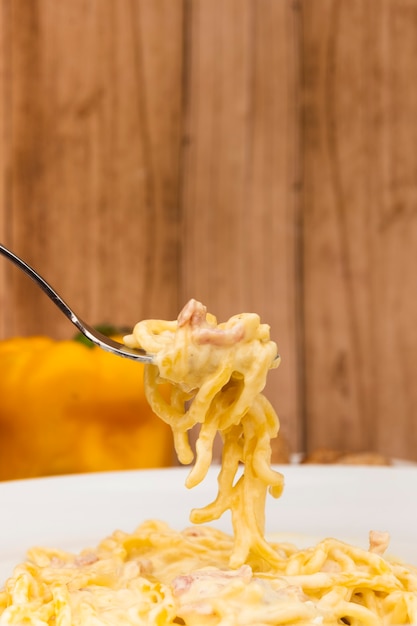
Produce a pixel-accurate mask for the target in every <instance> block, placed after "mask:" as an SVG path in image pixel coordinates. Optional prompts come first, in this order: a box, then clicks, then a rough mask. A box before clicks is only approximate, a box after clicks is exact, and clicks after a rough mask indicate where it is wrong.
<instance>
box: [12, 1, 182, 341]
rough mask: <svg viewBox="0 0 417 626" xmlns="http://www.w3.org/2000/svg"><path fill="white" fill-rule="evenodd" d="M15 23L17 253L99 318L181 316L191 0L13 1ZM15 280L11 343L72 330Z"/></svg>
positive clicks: (14, 229)
mask: <svg viewBox="0 0 417 626" xmlns="http://www.w3.org/2000/svg"><path fill="white" fill-rule="evenodd" d="M9 19H10V28H11V32H12V36H11V41H12V51H11V68H10V73H11V74H12V76H13V81H12V83H11V86H10V89H11V95H10V102H11V104H10V106H11V110H10V111H9V115H10V119H9V120H8V122H9V124H10V125H11V131H10V132H11V146H10V162H11V174H12V179H11V180H12V184H11V206H10V207H8V217H7V219H8V221H9V222H10V238H9V245H11V246H13V248H14V249H15V250H16V252H17V253H19V254H21V255H22V256H24V257H25V258H26V259H27V260H28V261H29V262H31V263H33V264H34V265H35V266H36V267H37V268H38V270H39V271H40V272H41V273H43V274H44V276H45V277H46V278H47V279H48V280H49V281H50V282H51V283H52V284H53V285H54V286H55V287H56V288H57V289H58V290H59V291H61V292H62V295H63V296H64V298H65V299H67V300H68V302H69V303H71V304H72V306H73V307H74V308H75V309H76V311H77V312H78V313H79V314H80V315H82V316H83V317H85V318H86V319H89V321H90V322H91V323H101V322H104V321H111V322H113V323H115V324H127V325H132V324H133V323H135V322H136V321H137V320H138V319H140V318H142V317H149V316H150V315H152V316H156V317H158V316H161V317H167V316H172V315H174V314H175V313H176V311H177V308H178V306H179V303H178V298H177V287H176V285H177V283H178V271H179V267H178V246H179V242H178V210H179V207H178V158H179V150H180V131H181V124H180V122H181V102H182V94H181V77H182V69H183V68H182V63H183V58H182V28H183V2H182V0H156V1H155V2H147V1H146V0H140V1H134V2H131V1H129V0H121V1H117V2H116V1H114V0H93V1H92V2H85V0H71V1H70V2H55V0H37V1H34V2H29V3H25V2H13V3H10V18H9ZM11 271H12V272H13V283H12V293H11V297H10V306H11V307H13V310H14V311H15V315H14V318H13V320H12V321H11V323H10V325H9V327H8V328H7V334H8V335H13V334H15V333H19V334H35V333H48V334H53V335H54V336H68V335H71V334H72V327H71V328H70V327H69V325H68V322H67V321H66V320H65V319H64V318H63V317H61V316H60V314H59V313H58V312H56V311H55V310H54V309H53V305H52V304H51V303H49V302H48V301H47V300H46V298H45V296H44V295H43V294H41V293H40V292H38V291H36V288H35V287H34V286H32V284H29V283H28V281H27V280H26V279H25V278H24V277H21V276H20V275H18V273H17V271H16V270H11ZM28 311H31V312H32V313H31V314H30V315H29V314H28Z"/></svg>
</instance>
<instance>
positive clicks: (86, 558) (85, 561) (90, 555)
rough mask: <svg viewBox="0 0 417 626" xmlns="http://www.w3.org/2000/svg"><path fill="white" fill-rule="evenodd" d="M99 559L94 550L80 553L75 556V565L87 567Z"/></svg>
mask: <svg viewBox="0 0 417 626" xmlns="http://www.w3.org/2000/svg"><path fill="white" fill-rule="evenodd" d="M97 561H98V556H97V555H96V554H94V552H87V553H86V554H80V555H79V556H77V557H75V559H74V565H76V566H77V567H85V566H86V565H92V564H93V563H96V562H97Z"/></svg>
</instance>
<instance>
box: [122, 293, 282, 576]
mask: <svg viewBox="0 0 417 626" xmlns="http://www.w3.org/2000/svg"><path fill="white" fill-rule="evenodd" d="M125 342H126V343H127V345H129V346H131V347H142V348H144V349H145V350H146V351H147V352H149V353H150V354H153V355H155V364H154V365H148V366H147V367H146V370H145V390H146V393H147V399H148V401H149V403H150V405H151V407H152V409H153V410H154V412H155V413H156V414H157V415H158V416H159V417H160V418H161V419H162V420H164V421H165V422H167V423H168V424H169V425H170V426H171V428H172V431H173V434H174V443H175V448H176V451H177V455H178V458H179V460H180V461H181V463H190V462H191V461H192V460H193V457H194V454H193V451H192V449H191V446H190V443H189V440H188V434H189V431H190V430H191V429H192V428H193V427H194V426H196V425H197V424H200V425H201V428H200V432H199V436H198V440H197V444H196V460H195V464H194V466H193V468H192V470H191V472H190V474H189V476H188V478H187V481H186V485H187V487H193V486H195V485H197V484H198V483H200V482H201V481H202V480H203V479H204V477H205V475H206V473H207V470H208V468H209V467H210V464H211V460H212V449H213V443H214V438H215V436H216V434H217V433H220V436H221V438H222V440H223V452H222V464H221V471H220V474H219V491H218V496H217V498H216V500H215V501H214V502H213V503H212V504H209V505H208V506H206V507H205V508H203V509H201V510H193V511H192V513H191V521H192V522H195V523H202V522H209V521H211V520H214V519H217V518H218V517H220V516H221V515H222V514H223V513H224V511H225V510H226V509H230V510H231V513H232V523H233V529H234V536H235V546H234V551H233V554H232V555H231V562H230V564H231V566H238V565H242V564H243V563H244V562H245V560H246V559H247V557H248V554H249V551H250V550H252V551H254V552H255V553H257V554H259V555H261V556H262V557H264V558H265V559H267V560H272V561H273V560H274V559H275V558H276V555H275V552H274V551H273V550H271V547H270V545H269V544H268V543H267V542H266V541H265V539H264V522H265V520H264V510H265V497H266V494H267V490H268V489H270V491H271V493H272V495H273V496H275V497H278V496H279V495H280V494H281V491H282V488H283V476H282V475H281V474H280V473H278V472H276V471H274V470H272V469H271V466H270V459H271V445H270V442H271V438H273V437H275V436H276V435H277V433H278V430H279V422H278V418H277V415H276V413H275V411H274V409H273V408H272V406H271V405H270V403H269V402H268V400H267V399H266V398H265V397H264V396H263V395H262V394H261V392H262V390H263V388H264V387H265V383H266V377H267V374H268V371H269V369H271V368H273V367H277V366H278V364H279V360H280V359H279V357H278V355H277V346H276V344H275V343H274V342H273V341H271V340H270V337H269V326H267V325H266V324H261V323H260V319H259V316H258V315H256V314H252V313H246V314H241V315H236V316H234V317H231V318H230V319H229V321H228V322H226V323H222V324H217V320H216V318H215V317H214V316H213V315H210V314H208V313H207V310H206V307H204V306H203V305H202V304H201V303H200V302H197V301H196V300H190V301H189V302H188V304H187V305H186V306H185V307H184V309H183V310H182V311H181V313H180V315H179V316H178V320H176V321H174V322H164V321H159V320H148V321H142V322H139V323H138V324H136V326H135V328H134V330H133V334H132V335H129V336H128V337H125ZM167 385H168V391H167ZM161 386H163V391H164V393H163V392H162V391H161V390H160V387H161ZM240 464H242V466H241V465H240ZM239 467H241V468H242V475H241V476H240V477H239V478H238V479H237V480H236V475H237V474H238V472H239Z"/></svg>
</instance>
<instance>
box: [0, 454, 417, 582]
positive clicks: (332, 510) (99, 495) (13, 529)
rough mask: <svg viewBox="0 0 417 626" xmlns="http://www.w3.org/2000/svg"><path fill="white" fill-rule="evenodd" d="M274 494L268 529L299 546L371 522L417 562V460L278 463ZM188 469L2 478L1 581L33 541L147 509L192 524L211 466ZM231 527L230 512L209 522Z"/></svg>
mask: <svg viewBox="0 0 417 626" xmlns="http://www.w3.org/2000/svg"><path fill="white" fill-rule="evenodd" d="M276 469H278V470H279V471H281V472H282V473H283V474H284V475H285V490H284V494H283V496H282V497H281V498H280V499H279V500H274V499H273V498H271V497H268V502H267V532H268V533H269V534H272V533H273V534H274V535H275V533H278V534H279V535H280V536H282V537H283V538H285V539H288V538H289V539H290V540H292V541H293V542H295V543H297V544H298V545H300V547H301V546H304V545H306V544H312V543H315V542H316V541H318V540H319V539H323V538H325V537H329V536H333V537H337V538H338V539H342V540H344V541H348V542H350V543H354V544H356V545H359V546H362V547H366V546H367V544H368V534H369V531H370V530H382V531H388V532H389V533H390V534H391V547H390V554H393V555H395V556H397V557H399V558H402V559H404V560H405V561H407V562H409V563H413V564H415V565H417V507H416V506H415V504H414V498H415V494H416V493H417V468H416V467H407V466H404V467H351V466H329V465H326V466H320V465H310V466H293V465H291V466H290V465H285V466H277V468H276ZM188 471H189V469H187V468H175V469H167V470H165V469H161V470H141V471H131V472H111V473H98V474H84V475H76V476H64V477H51V478H43V479H32V480H22V481H10V482H4V483H0V586H1V584H2V583H3V582H4V580H5V578H6V577H7V576H8V575H10V574H11V572H12V569H13V566H14V565H15V564H17V563H18V562H20V561H21V560H22V559H24V557H25V552H26V550H27V549H28V548H29V547H31V546H34V545H43V546H49V547H57V548H61V549H65V550H80V549H82V548H86V547H93V546H95V545H96V544H97V543H98V542H99V541H100V540H101V539H103V538H104V537H105V536H107V535H109V534H110V533H111V532H113V530H115V529H121V530H125V531H127V532H131V531H133V530H134V529H135V527H136V526H138V525H139V524H140V523H141V522H143V521H144V520H146V519H149V518H156V519H162V520H165V521H166V522H168V523H169V524H170V525H171V526H172V527H173V528H177V529H182V528H184V527H186V526H188V525H189V524H190V522H189V520H188V516H189V512H190V510H191V508H193V507H200V506H204V505H205V504H208V503H209V502H211V500H212V499H213V498H214V497H215V495H216V491H217V482H216V477H217V473H218V468H217V467H212V468H211V469H210V472H209V474H208V476H207V478H206V479H205V481H204V482H203V483H202V484H201V485H199V486H198V487H196V488H195V489H192V490H187V489H186V487H185V486H184V481H185V478H186V476H187V473H188ZM215 525H216V526H217V527H218V528H221V529H223V530H226V531H228V532H230V531H231V526H230V518H229V517H228V516H225V517H224V518H222V519H221V520H219V521H218V522H217V523H216V524H215Z"/></svg>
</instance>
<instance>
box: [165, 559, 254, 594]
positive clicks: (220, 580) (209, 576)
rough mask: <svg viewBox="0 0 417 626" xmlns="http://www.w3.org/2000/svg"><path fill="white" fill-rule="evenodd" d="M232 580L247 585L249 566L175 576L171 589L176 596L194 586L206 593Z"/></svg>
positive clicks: (249, 575) (198, 571)
mask: <svg viewBox="0 0 417 626" xmlns="http://www.w3.org/2000/svg"><path fill="white" fill-rule="evenodd" d="M233 578H235V579H236V578H240V579H241V580H243V582H245V583H249V582H250V581H251V579H252V569H251V568H250V567H249V565H242V567H240V568H239V569H237V570H220V569H217V568H213V569H204V570H196V571H195V572H192V573H191V574H184V575H183V576H177V577H176V578H175V579H174V580H173V582H172V588H173V592H174V595H176V596H179V595H182V594H183V593H185V592H187V591H189V590H190V589H191V587H192V586H194V585H196V584H200V585H202V586H203V587H204V589H205V591H206V592H208V590H209V589H210V587H213V585H214V587H215V588H216V589H220V588H222V587H224V586H225V585H227V584H228V583H229V581H230V580H231V579H233Z"/></svg>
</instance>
